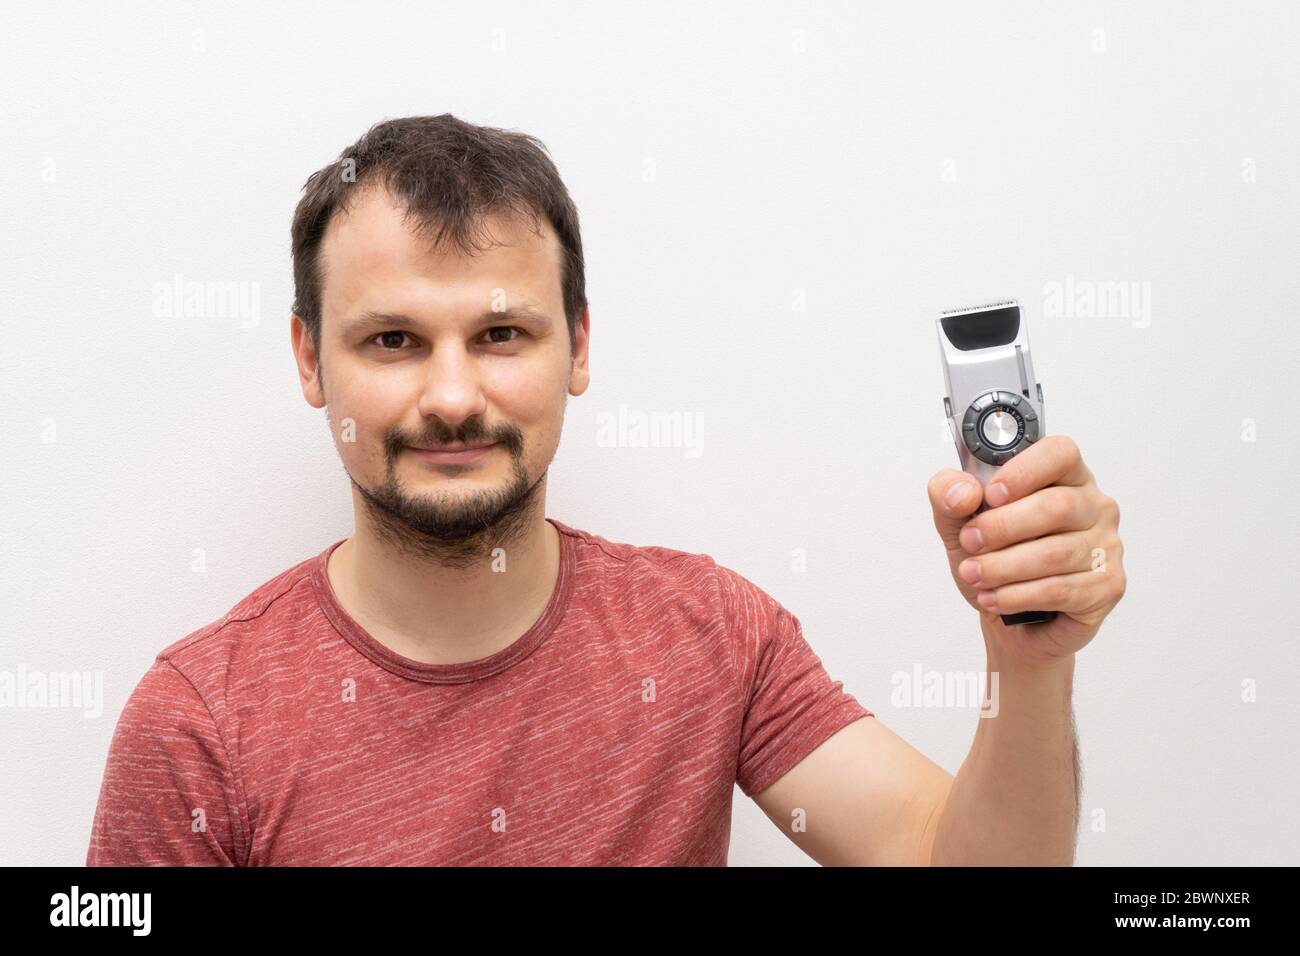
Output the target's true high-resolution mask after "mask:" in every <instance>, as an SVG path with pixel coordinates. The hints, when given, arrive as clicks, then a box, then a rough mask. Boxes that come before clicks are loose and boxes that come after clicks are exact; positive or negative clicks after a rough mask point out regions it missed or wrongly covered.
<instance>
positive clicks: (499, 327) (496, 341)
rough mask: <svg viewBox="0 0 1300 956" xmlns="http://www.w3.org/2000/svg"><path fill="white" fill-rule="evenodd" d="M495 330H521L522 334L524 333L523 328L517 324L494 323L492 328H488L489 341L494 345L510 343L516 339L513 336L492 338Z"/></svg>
mask: <svg viewBox="0 0 1300 956" xmlns="http://www.w3.org/2000/svg"><path fill="white" fill-rule="evenodd" d="M493 332H519V333H520V334H523V330H522V329H518V328H515V326H513V325H494V326H493V327H492V328H490V329H488V330H487V334H488V336H489V339H488V341H490V342H492V344H493V345H509V344H510V343H511V342H513V341H514V339H512V338H511V339H493V338H491V335H492V333H493Z"/></svg>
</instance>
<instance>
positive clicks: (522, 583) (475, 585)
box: [327, 497, 560, 664]
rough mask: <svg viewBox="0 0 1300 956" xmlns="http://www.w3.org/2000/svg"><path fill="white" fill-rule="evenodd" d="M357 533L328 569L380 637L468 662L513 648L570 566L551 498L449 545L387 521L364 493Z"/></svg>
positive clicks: (427, 659)
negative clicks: (415, 538) (564, 562)
mask: <svg viewBox="0 0 1300 956" xmlns="http://www.w3.org/2000/svg"><path fill="white" fill-rule="evenodd" d="M356 513H357V525H356V532H355V533H354V534H353V536H352V537H351V538H349V539H348V540H347V541H345V542H343V543H342V544H341V545H339V546H338V547H337V548H335V549H334V552H333V554H331V555H330V560H329V565H328V567H327V573H328V575H329V578H330V584H331V585H332V586H333V588H334V591H335V594H336V595H337V596H338V599H339V603H340V604H342V605H343V609H344V610H345V611H347V612H348V614H350V615H351V616H352V617H353V618H354V619H355V620H356V621H357V623H358V624H360V625H361V626H362V627H363V628H365V630H366V631H367V632H368V633H369V634H370V635H371V636H372V637H373V638H375V640H377V641H379V642H380V643H381V644H383V645H385V646H386V647H388V648H389V649H390V650H392V651H394V652H396V653H398V654H401V655H403V656H404V657H409V658H411V659H412V660H415V661H419V662H421V663H426V664H459V663H463V662H465V661H473V660H479V659H480V658H483V657H489V656H491V655H492V654H495V653H496V652H497V651H500V650H503V649H504V648H506V647H508V646H509V645H510V644H513V643H514V642H515V641H516V640H517V639H519V638H520V637H522V636H523V634H524V632H525V631H527V630H528V628H529V627H531V626H532V624H533V623H534V622H535V621H536V620H537V619H538V618H539V617H540V616H541V614H542V611H544V610H545V609H546V605H547V604H548V603H549V601H550V598H551V594H552V592H553V591H554V588H555V584H556V578H557V576H558V574H559V568H560V537H559V532H558V531H556V529H555V527H554V526H553V525H551V524H550V522H548V521H547V520H546V518H545V498H544V497H539V499H538V500H537V502H536V503H535V505H534V506H533V507H530V508H528V509H526V511H525V512H524V513H522V514H520V515H517V516H516V519H517V520H515V521H513V522H502V524H508V525H509V527H506V528H489V529H487V530H486V531H485V532H484V533H483V534H481V535H479V536H477V538H476V540H474V541H468V542H461V543H457V544H456V545H455V546H454V547H453V548H450V549H448V550H447V552H446V554H445V555H443V554H440V553H439V550H438V549H437V548H436V547H431V546H430V545H429V544H428V543H427V542H423V543H421V544H420V546H419V547H412V546H411V542H410V541H408V540H403V539H402V538H400V537H397V536H394V535H393V534H392V533H391V532H392V529H390V528H383V527H377V526H376V523H375V522H374V521H373V520H371V517H370V515H369V514H368V512H367V510H366V509H365V508H364V507H363V505H362V503H361V502H357V507H356Z"/></svg>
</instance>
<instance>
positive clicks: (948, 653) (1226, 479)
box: [0, 0, 1300, 865]
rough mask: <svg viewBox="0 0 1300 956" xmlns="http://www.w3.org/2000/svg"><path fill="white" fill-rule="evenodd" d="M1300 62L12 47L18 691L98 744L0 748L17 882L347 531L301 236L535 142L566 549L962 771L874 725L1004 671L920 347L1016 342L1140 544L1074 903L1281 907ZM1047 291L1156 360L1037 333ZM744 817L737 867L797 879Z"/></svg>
mask: <svg viewBox="0 0 1300 956" xmlns="http://www.w3.org/2000/svg"><path fill="white" fill-rule="evenodd" d="M1298 19H1300V16H1298V14H1297V10H1296V8H1295V7H1294V5H1288V4H1285V3H1262V2H1256V3H1240V2H1237V3H1228V2H1215V3H1211V2H1200V3H1196V2H1177V3H1175V2H1160V3H1118V2H1116V3H1098V2H1084V3H1071V4H1052V5H1046V4H1041V3H1036V2H1023V3H983V4H970V3H957V2H950V3H929V4H870V5H868V4H856V3H847V2H846V3H765V4H748V3H736V2H730V3H717V2H715V3H710V4H695V3H685V2H664V0H658V2H655V3H654V4H643V5H640V6H639V7H635V8H633V7H632V6H631V5H628V4H605V3H571V4H549V5H533V4H523V3H519V4H515V3H509V4H506V3H495V4H488V3H473V4H468V3H467V4H436V5H435V4H419V5H417V4H386V3H374V2H369V3H364V4H361V3H357V4H351V3H321V2H314V3H293V4H264V3H221V4H212V5H206V4H204V5H180V4H175V3H130V4H127V3H120V4H113V5H103V6H101V5H98V4H68V3H60V4H57V5H56V4H31V5H28V6H23V7H19V6H16V5H12V4H5V7H4V12H3V20H2V25H3V29H0V88H2V89H3V91H4V92H3V96H2V97H0V109H2V110H3V115H2V117H0V155H2V156H3V164H2V165H0V169H2V170H3V176H4V188H3V189H0V212H2V214H3V229H0V296H2V298H0V318H2V321H3V323H4V325H3V330H2V331H3V338H2V341H3V346H2V347H0V403H2V404H0V408H2V409H3V417H2V427H3V441H2V442H0V454H2V455H3V466H2V471H3V476H4V478H3V481H4V485H3V487H4V494H3V498H2V499H0V521H2V522H3V524H2V527H0V530H2V533H3V539H2V547H3V554H2V556H0V600H2V601H3V612H4V613H3V623H0V641H2V643H0V669H5V670H10V671H15V670H16V669H17V668H18V667H19V666H20V665H22V666H25V667H26V668H27V669H29V670H33V669H40V670H47V671H55V670H75V671H102V672H103V675H104V694H105V704H104V712H103V714H102V716H100V717H99V718H97V719H87V718H86V717H84V716H83V715H82V714H81V712H79V711H74V710H67V709H63V710H59V709H46V710H35V709H18V708H7V709H2V710H0V754H3V757H2V758H0V759H2V760H3V772H2V773H0V863H6V864H13V863H20V864H74V865H79V864H80V863H81V862H82V861H83V860H84V854H85V848H86V842H87V839H88V835H89V829H90V823H91V818H92V814H93V811H94V805H95V800H96V797H97V793H98V788H99V782H100V777H101V774H102V772H103V762H104V758H105V755H106V752H107V747H108V741H109V738H110V735H111V733H112V730H113V726H114V722H115V721H116V718H117V714H118V713H119V711H120V709H121V707H122V704H123V703H124V702H125V700H126V697H127V695H128V694H129V693H130V691H131V689H132V688H133V687H134V685H135V682H136V681H137V680H138V679H139V677H140V675H141V674H142V673H143V672H144V671H145V669H146V668H147V667H148V665H149V663H150V661H151V660H152V658H153V656H154V655H155V654H156V653H157V652H158V650H160V649H161V648H162V647H164V646H166V645H167V644H170V643H171V642H173V641H175V640H177V639H178V638H180V637H181V636H183V635H185V634H187V633H189V632H190V631H192V630H194V629H195V628H197V627H200V626H202V625H203V624H206V623H208V622H209V621H211V620H213V619H215V618H216V617H219V616H220V615H221V614H223V613H224V612H225V611H226V610H227V609H228V608H229V607H230V606H232V605H233V604H234V603H235V602H236V601H237V600H238V599H240V598H241V597H243V596H244V595H245V594H247V593H248V592H249V591H251V590H252V589H253V588H255V587H256V586H257V585H259V584H260V583H262V582H263V581H265V580H267V579H268V578H270V577H271V576H272V575H274V574H276V573H278V572H279V571H281V570H283V569H285V568H287V567H289V566H290V565H292V564H294V563H297V562H298V561H300V560H302V559H303V558H305V557H307V556H309V555H312V554H315V553H317V552H318V551H319V550H321V549H322V548H323V547H324V546H325V545H326V544H328V543H329V542H331V541H333V540H336V539H338V538H340V537H344V536H346V535H347V534H349V533H351V517H352V515H351V507H350V498H349V493H348V484H347V480H346V477H345V475H344V473H343V470H342V467H341V465H340V464H339V462H338V460H337V457H336V454H335V451H334V448H333V445H332V444H331V442H330V439H329V435H328V433H327V429H326V426H325V421H324V417H323V414H322V413H320V412H317V411H315V410H313V409H311V408H310V407H309V406H308V405H306V403H305V402H304V401H303V399H302V397H301V393H300V391H299V387H298V384H297V381H296V377H295V371H294V366H293V361H292V356H291V353H290V348H289V335H288V309H289V304H290V301H291V294H292V289H291V281H290V270H289V254H288V228H289V218H290V214H291V211H292V209H293V206H294V204H295V202H296V201H297V197H298V193H299V189H300V188H301V186H302V183H303V181H304V180H305V179H306V177H307V175H308V174H309V173H310V172H311V171H313V170H314V169H316V168H317V167H319V166H321V165H323V164H324V163H325V162H327V161H329V160H330V159H332V158H333V157H334V156H335V155H336V154H337V153H338V151H339V150H340V149H342V148H343V147H344V146H345V145H347V144H348V143H350V142H352V141H353V140H354V139H355V138H356V137H357V136H358V135H359V134H360V133H361V132H363V131H364V130H365V129H366V128H367V127H368V126H369V125H370V124H372V123H374V122H376V121H378V120H380V119H383V118H387V117H395V116H401V115H408V114H416V113H440V112H452V113H455V114H456V115H457V116H460V117H461V118H463V119H467V120H470V121H472V122H478V123H485V124H489V125H495V126H504V127H512V128H517V129H522V130H526V131H528V132H530V133H533V134H534V135H536V136H538V137H540V138H541V139H542V140H543V141H544V142H545V143H546V144H547V146H548V147H549V149H550V150H551V152H552V154H553V156H554V157H555V160H556V162H557V165H558V166H559V168H560V171H561V173H562V175H563V176H564V177H565V180H566V182H567V183H568V185H569V187H570V190H571V191H572V193H573V195H574V198H575V200H576V202H577V203H578V206H579V208H580V211H581V215H582V225H583V238H584V241H585V244H586V252H587V258H588V262H589V266H588V281H589V287H588V293H589V296H590V300H591V306H592V368H593V372H594V381H593V386H592V388H591V390H590V391H589V392H588V393H587V394H586V395H584V396H583V397H582V398H580V399H576V400H572V401H570V403H569V413H568V414H569V417H568V421H567V425H566V430H565V434H564V438H563V441H562V444H561V448H560V452H559V455H558V457H557V459H556V462H555V464H554V465H553V467H552V471H551V495H550V500H549V507H548V513H549V514H550V515H552V516H553V517H556V518H558V519H560V520H562V521H565V522H567V523H570V524H573V525H575V526H577V527H581V528H585V529H588V530H591V531H593V532H595V533H597V534H601V535H603V536H605V537H607V538H610V539H611V540H616V541H629V542H632V543H635V544H660V545H666V546H669V547H676V548H681V549H683V550H688V551H702V552H707V553H709V554H712V555H713V556H714V557H715V558H716V559H717V560H718V561H720V562H721V563H723V564H728V565H730V566H731V567H734V568H736V569H737V570H739V571H741V572H742V573H744V574H746V575H747V576H749V577H751V578H752V579H753V580H755V581H756V582H757V583H758V584H759V585H760V586H762V587H764V588H766V589H767V590H768V591H769V592H770V593H772V594H773V595H774V596H776V597H777V598H778V599H779V600H781V601H782V602H783V603H784V604H785V605H786V606H787V607H789V608H790V609H791V610H792V611H794V612H795V613H796V614H797V615H798V616H799V618H800V619H801V621H802V623H803V625H804V631H805V634H806V635H807V637H808V639H809V641H810V642H811V643H812V645H813V647H814V648H815V649H816V650H817V651H818V653H819V654H820V655H821V656H822V659H823V661H824V662H825V663H826V666H827V668H828V670H829V671H830V672H831V674H832V676H833V677H836V678H837V679H842V680H844V681H845V683H846V686H847V688H848V689H849V690H850V691H851V692H852V693H853V694H854V695H855V696H857V697H858V699H859V700H861V701H862V702H863V703H864V704H866V705H867V706H868V707H870V708H871V709H873V710H874V711H875V712H876V713H877V714H878V715H879V717H880V718H881V719H882V720H884V721H886V722H887V723H888V724H889V726H891V727H892V728H894V729H895V730H896V731H897V732H898V733H900V734H901V735H903V736H904V737H905V738H907V739H908V740H909V741H911V742H912V743H913V744H914V745H915V746H916V747H917V748H918V749H920V750H921V751H922V752H924V753H926V754H927V755H929V756H930V757H931V758H932V759H934V760H935V761H937V762H938V763H940V764H942V765H943V766H944V767H945V768H947V769H948V770H949V771H952V772H955V771H956V770H957V769H958V767H959V766H960V764H961V761H962V758H963V757H964V755H965V753H966V751H967V749H968V748H969V746H970V743H971V739H972V736H973V734H974V731H975V724H976V717H975V712H974V711H973V710H972V709H970V708H957V707H947V708H903V707H895V706H893V705H891V692H892V690H893V685H892V683H891V675H893V674H895V673H897V672H911V671H912V669H913V667H914V666H916V665H920V666H921V667H922V668H924V669H926V670H939V671H949V670H955V671H969V670H982V669H983V644H982V640H981V637H980V633H979V629H978V624H977V620H976V615H975V612H974V611H972V610H970V609H969V608H968V607H967V606H966V605H965V604H964V603H963V602H962V600H961V599H960V597H959V595H958V593H957V591H956V588H955V587H954V585H953V584H952V582H951V580H950V578H949V576H948V571H947V566H946V563H945V561H944V557H943V551H942V548H941V546H940V544H939V542H938V540H937V536H936V534H935V532H934V529H933V525H932V523H931V517H930V513H929V504H928V500H927V498H926V482H927V480H928V478H929V476H930V475H931V474H932V473H933V472H934V471H935V470H937V469H939V468H942V467H955V466H956V453H955V451H954V449H953V447H952V445H951V443H950V441H949V440H948V438H947V436H946V433H945V432H944V430H943V426H942V418H941V405H940V395H941V393H942V378H941V375H940V370H939V367H938V355H937V352H938V350H937V345H936V341H935V332H934V317H935V316H936V315H937V313H938V312H939V311H940V310H942V309H946V308H953V307H956V306H960V305H966V304H972V303H977V302H985V301H990V300H992V299H997V298H1003V297H1019V298H1020V299H1021V300H1022V302H1023V304H1024V306H1025V309H1026V315H1027V318H1028V320H1029V322H1030V328H1031V334H1032V340H1033V345H1034V349H1035V360H1036V367H1037V371H1038V374H1039V378H1040V379H1041V380H1042V381H1043V383H1044V389H1045V392H1046V396H1047V423H1048V428H1049V430H1050V431H1052V432H1055V433H1064V434H1068V435H1070V436H1071V437H1073V438H1074V439H1075V440H1076V441H1077V442H1078V443H1079V445H1080V447H1081V448H1082V449H1083V452H1084V456H1085V459H1086V461H1087V462H1088V464H1089V466H1090V467H1091V468H1092V469H1093V471H1094V473H1095V474H1096V476H1097V479H1098V483H1099V485H1100V486H1101V488H1102V490H1103V491H1105V492H1107V493H1108V494H1110V495H1112V496H1114V497H1115V498H1117V499H1118V500H1119V502H1120V504H1121V506H1122V510H1123V522H1122V526H1121V531H1122V534H1123V537H1124V541H1125V544H1126V555H1125V564H1126V568H1127V571H1128V575H1129V588H1128V594H1127V596H1126V597H1125V599H1124V600H1123V601H1122V602H1121V604H1120V606H1119V607H1118V608H1117V610H1116V611H1115V612H1114V614H1113V615H1112V617H1111V618H1110V619H1109V621H1108V622H1107V623H1106V624H1105V625H1104V626H1103V628H1102V630H1101V632H1100V633H1099V635H1098V637H1097V639H1096V640H1095V641H1094V642H1093V644H1092V645H1090V646H1089V647H1088V648H1086V649H1085V650H1084V651H1083V652H1082V653H1081V654H1080V658H1079V665H1078V669H1077V691H1076V713H1077V718H1078V724H1079V729H1080V744H1081V749H1082V753H1083V759H1084V763H1085V797H1084V811H1085V827H1084V830H1083V832H1082V834H1081V837H1080V850H1079V862H1080V864H1084V865H1100V864H1138V865H1142V864H1155V863H1161V864H1201V863H1204V864H1295V863H1297V862H1300V860H1298V859H1297V857H1298V855H1300V854H1298V853H1297V851H1298V850H1300V827H1298V825H1297V819H1296V814H1295V797H1296V792H1297V783H1298V778H1300V773H1298V761H1297V757H1296V731H1297V728H1298V727H1300V719H1298V718H1300V703H1298V702H1297V696H1296V691H1295V687H1296V681H1295V677H1296V665H1297V652H1296V644H1297V639H1300V627H1298V625H1297V620H1298V613H1297V612H1298V611H1300V598H1298V597H1297V595H1298V594H1300V589H1297V587H1296V583H1295V582H1296V571H1297V567H1296V565H1297V562H1296V554H1297V549H1296V544H1295V541H1296V534H1297V531H1300V528H1298V524H1300V522H1298V521H1297V515H1298V514H1300V504H1297V493H1296V484H1295V482H1296V476H1297V473H1298V469H1297V465H1298V464H1300V455H1298V454H1297V428H1296V424H1295V394H1294V393H1295V385H1296V369H1297V337H1298V334H1300V333H1298V331H1297V330H1298V329H1300V321H1298V320H1297V310H1298V309H1300V281H1298V279H1297V262H1298V261H1300V256H1298V255H1297V253H1298V252H1300V242H1298V241H1297V212H1300V186H1298V182H1297V177H1298V175H1300V162H1298V160H1300V149H1298V148H1297V147H1298V143H1297V139H1298V132H1297V130H1298V129H1300V123H1297V116H1300V109H1298V107H1300V42H1298V40H1297V30H1296V28H1297V20H1298ZM651 171H652V172H653V175H650V172H651ZM176 273H181V274H182V275H183V276H184V277H185V278H186V279H187V280H199V281H221V282H231V281H245V282H250V283H256V284H257V288H258V289H259V293H260V315H259V318H258V321H257V322H256V323H255V324H251V323H245V322H242V321H240V320H239V319H237V318H232V319H227V320H222V319H201V320H200V319H191V320H186V319H159V318H155V317H154V316H153V313H152V304H153V292H152V290H153V287H154V285H155V283H158V282H170V281H172V278H173V276H174V275H175V274H176ZM1067 277H1072V279H1073V281H1075V282H1088V283H1100V282H1133V283H1138V284H1139V285H1138V288H1145V289H1146V290H1149V292H1150V295H1151V300H1150V301H1151V308H1150V312H1149V314H1148V315H1146V316H1145V317H1143V316H1141V315H1108V316H1100V317H1048V316H1045V315H1044V314H1043V312H1044V307H1045V290H1046V289H1048V288H1049V287H1050V284H1051V283H1064V282H1065V281H1067ZM800 296H803V297H804V298H805V300H806V311H798V310H797V308H796V303H797V301H798V298H799V297H800ZM246 325H248V327H245V326H246ZM621 404H625V405H626V406H628V408H629V410H632V411H641V412H651V411H661V412H680V413H683V414H694V413H699V414H700V415H701V416H702V421H703V423H704V428H705V432H704V444H703V454H702V456H701V457H699V458H689V457H687V456H686V455H685V453H684V451H683V449H680V448H603V447H600V446H598V444H597V442H596V422H597V416H598V415H599V414H600V413H602V412H616V411H617V409H618V407H619V406H620V405H621ZM1252 428H1253V429H1254V434H1253V438H1254V440H1248V439H1249V438H1251V437H1252V436H1251V429H1252ZM196 548H201V549H203V551H204V552H205V553H206V561H207V570H206V572H205V573H202V574H197V573H194V572H193V571H192V570H191V562H192V560H193V551H194V549H196ZM794 549H805V550H806V552H807V555H808V570H807V572H806V573H795V572H793V571H792V570H791V563H792V558H791V556H792V553H793V551H794ZM1244 682H1254V684H1253V686H1254V687H1255V689H1256V694H1257V698H1256V699H1255V700H1254V701H1253V702H1248V701H1246V700H1243V686H1244ZM736 794H737V801H736V813H735V820H734V826H733V833H732V850H731V862H732V864H733V865H745V864H759V863H779V864H787V863H788V864H805V863H810V862H811V861H809V860H808V859H807V858H806V857H804V856H803V855H802V854H801V853H800V851H799V850H798V849H796V848H795V847H794V846H793V845H792V844H790V843H788V842H787V841H786V840H785V838H784V837H783V836H782V835H781V833H780V832H778V831H777V829H776V828H774V827H773V826H772V825H771V824H770V823H769V822H768V821H767V819H766V817H764V816H763V815H762V814H761V812H760V811H759V810H758V808H757V807H756V806H755V805H753V804H752V803H751V802H750V801H749V800H747V799H746V798H745V797H744V796H743V795H742V794H741V793H740V791H739V790H737V791H736ZM1099 813H1104V823H1105V827H1104V831H1100V832H1094V831H1093V829H1092V827H1093V824H1094V821H1096V820H1098V819H1100V817H1099V816H1098V814H1099Z"/></svg>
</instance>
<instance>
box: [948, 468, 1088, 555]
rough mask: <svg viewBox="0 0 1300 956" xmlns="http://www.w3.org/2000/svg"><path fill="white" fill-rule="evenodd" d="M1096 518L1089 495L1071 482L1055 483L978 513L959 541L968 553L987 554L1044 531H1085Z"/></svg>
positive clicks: (1037, 535) (1039, 534)
mask: <svg viewBox="0 0 1300 956" xmlns="http://www.w3.org/2000/svg"><path fill="white" fill-rule="evenodd" d="M1096 519H1097V515H1096V509H1095V508H1094V507H1093V506H1092V503H1091V499H1090V498H1089V497H1088V495H1086V494H1084V493H1083V492H1082V491H1080V490H1079V489H1078V488H1075V487H1072V486H1069V485H1053V486H1052V487H1050V488H1043V489H1041V490H1039V491H1036V492H1034V493H1033V495H1031V496H1030V497H1028V498H1024V499H1022V500H1020V501H1013V502H1012V503H1011V504H1009V505H1003V506H1002V507H1001V508H989V509H988V510H987V511H985V512H983V513H981V514H978V515H976V516H975V517H974V518H972V519H971V520H970V521H968V522H966V524H965V525H963V526H962V529H961V531H960V532H959V533H958V540H959V541H960V542H961V549H962V550H963V551H965V552H966V553H967V554H985V553H987V552H990V551H998V550H1001V549H1002V548H1005V547H1007V546H1009V545H1013V544H1016V543H1017V542H1020V541H1031V540H1033V539H1034V538H1039V537H1042V536H1043V535H1045V534H1053V533H1056V532H1060V531H1083V530H1085V529H1087V528H1091V527H1092V526H1093V525H1094V524H1096ZM977 532H978V533H977Z"/></svg>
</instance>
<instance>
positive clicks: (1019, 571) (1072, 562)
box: [957, 531, 1094, 589]
mask: <svg viewBox="0 0 1300 956" xmlns="http://www.w3.org/2000/svg"><path fill="white" fill-rule="evenodd" d="M1093 556H1094V548H1093V546H1092V541H1091V540H1090V538H1089V536H1088V534H1087V533H1086V532H1083V531H1070V532H1064V533H1061V534H1051V535H1047V536H1045V537H1042V538H1039V539H1038V540H1036V541H1026V542H1023V543H1021V544H1013V545H1011V546H1010V547H1008V548H1003V549H1002V550H1000V551H993V552H990V553H988V554H985V555H981V556H980V557H974V558H967V559H966V560H964V561H963V562H962V563H961V564H959V565H957V576H958V577H960V578H961V579H962V580H963V581H965V582H966V583H967V584H969V585H971V586H972V587H978V588H981V589H988V588H998V587H1001V586H1002V585H1004V584H1014V583H1015V582H1017V581H1032V580H1034V579H1036V578H1045V577H1049V576H1051V575H1057V574H1070V573H1073V572H1075V571H1090V570H1092V565H1093Z"/></svg>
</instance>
